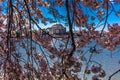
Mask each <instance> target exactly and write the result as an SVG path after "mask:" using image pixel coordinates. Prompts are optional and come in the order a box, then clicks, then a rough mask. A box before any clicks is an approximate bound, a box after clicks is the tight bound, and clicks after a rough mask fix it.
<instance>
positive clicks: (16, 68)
mask: <svg viewBox="0 0 120 80" xmlns="http://www.w3.org/2000/svg"><path fill="white" fill-rule="evenodd" d="M119 5H120V1H119V0H0V25H1V26H0V69H1V72H2V73H3V79H4V80H87V76H86V75H88V74H89V75H91V79H92V80H102V79H104V77H105V76H106V72H105V70H104V69H103V68H102V65H101V64H100V63H98V62H97V61H92V56H94V55H95V54H98V53H101V52H100V50H98V49H97V48H96V46H97V45H100V46H102V47H103V48H106V49H108V50H110V51H113V50H115V48H116V46H118V45H119V44H120V25H119V24H118V23H113V24H109V22H108V18H109V16H110V15H113V14H114V16H117V17H118V18H119V16H120V11H119V9H116V6H119ZM56 22H59V23H62V24H64V25H65V26H68V27H66V28H68V31H69V34H68V35H67V36H61V38H57V37H55V36H54V35H51V34H49V33H47V32H46V31H43V30H42V28H44V27H42V25H44V26H45V25H47V24H52V23H56ZM74 28H78V29H79V30H78V31H77V33H76V34H74ZM98 28H101V30H98ZM105 28H107V29H108V30H107V31H105ZM43 32H44V33H45V34H46V35H44V34H43ZM92 41H96V44H95V45H94V46H92V47H90V48H89V50H88V51H82V48H83V47H85V46H86V45H87V44H89V43H91V42H92ZM87 52H89V53H90V57H89V58H88V59H87V60H86V58H85V57H84V55H85V54H86V53H87ZM75 54H79V55H80V56H75ZM84 62H85V63H86V65H83V63H84ZM83 67H85V69H84V70H81V69H82V68H83ZM80 72H82V73H83V76H80V75H79V73H80ZM118 72H120V70H118V71H115V72H114V73H113V74H111V75H110V77H109V80H111V78H112V77H113V76H114V75H115V74H117V73H118Z"/></svg>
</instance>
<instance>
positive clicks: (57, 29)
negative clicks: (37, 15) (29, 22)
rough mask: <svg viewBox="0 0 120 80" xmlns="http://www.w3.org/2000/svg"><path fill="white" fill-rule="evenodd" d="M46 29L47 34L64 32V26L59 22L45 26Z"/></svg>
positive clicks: (61, 33)
mask: <svg viewBox="0 0 120 80" xmlns="http://www.w3.org/2000/svg"><path fill="white" fill-rule="evenodd" d="M47 31H48V32H49V34H52V35H53V34H54V35H63V34H66V28H65V27H64V26H63V25H62V24H60V23H56V24H54V25H53V26H52V27H50V28H47Z"/></svg>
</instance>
